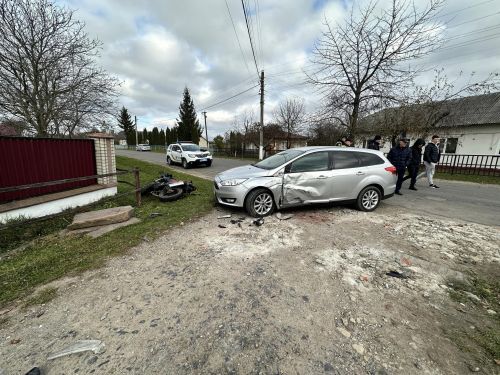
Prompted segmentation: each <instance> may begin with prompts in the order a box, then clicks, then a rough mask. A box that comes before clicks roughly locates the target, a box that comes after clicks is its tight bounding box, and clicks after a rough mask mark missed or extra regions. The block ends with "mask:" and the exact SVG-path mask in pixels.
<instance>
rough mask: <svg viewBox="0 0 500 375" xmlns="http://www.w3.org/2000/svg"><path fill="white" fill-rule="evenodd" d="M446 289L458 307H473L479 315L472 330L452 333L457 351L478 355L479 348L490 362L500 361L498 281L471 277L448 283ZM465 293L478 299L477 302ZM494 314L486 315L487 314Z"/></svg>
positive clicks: (499, 285) (499, 295) (499, 299)
mask: <svg viewBox="0 0 500 375" xmlns="http://www.w3.org/2000/svg"><path fill="white" fill-rule="evenodd" d="M447 284H448V286H449V287H450V288H452V289H450V290H449V295H450V297H451V299H453V300H454V301H456V302H459V303H460V302H461V303H471V302H472V303H474V304H475V305H476V307H477V312H478V314H479V316H478V320H477V322H476V324H475V327H476V328H475V329H464V330H455V332H454V333H453V335H452V338H453V340H454V341H455V342H456V344H457V345H458V347H460V348H461V349H463V350H467V351H469V352H472V353H476V354H477V349H478V348H482V349H483V350H484V351H485V352H486V353H487V355H488V356H489V357H491V359H499V358H500V281H498V280H486V279H484V278H481V277H478V276H477V275H474V274H471V275H470V278H469V280H467V281H456V280H450V281H449V282H448V283H447ZM466 292H469V293H472V294H474V295H476V296H478V297H479V298H480V299H481V301H477V300H475V299H473V298H471V297H470V296H468V295H467V293H466ZM487 309H491V310H494V311H496V312H497V314H496V315H489V314H488V313H487V312H486V310H487Z"/></svg>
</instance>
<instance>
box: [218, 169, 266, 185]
mask: <svg viewBox="0 0 500 375" xmlns="http://www.w3.org/2000/svg"><path fill="white" fill-rule="evenodd" d="M270 172H271V171H270V170H267V169H262V168H257V167H254V166H253V165H244V166H242V167H236V168H232V169H228V170H227V171H224V172H222V173H219V174H218V175H217V176H216V177H215V178H216V179H219V180H220V181H223V180H228V179H231V178H252V177H263V176H268V175H269V173H270Z"/></svg>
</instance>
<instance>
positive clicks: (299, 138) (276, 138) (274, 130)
mask: <svg viewBox="0 0 500 375" xmlns="http://www.w3.org/2000/svg"><path fill="white" fill-rule="evenodd" d="M247 139H248V141H247V142H245V148H246V149H247V150H258V149H259V142H260V135H259V133H258V132H252V133H250V134H249V135H248V136H247ZM287 139H288V134H287V132H285V131H283V130H281V129H280V128H279V127H277V126H276V125H269V126H266V127H265V128H264V149H265V150H266V151H282V150H286V149H287ZM307 139H308V138H307V137H305V136H303V135H300V134H290V148H296V147H305V146H307Z"/></svg>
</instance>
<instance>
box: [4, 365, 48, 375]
mask: <svg viewBox="0 0 500 375" xmlns="http://www.w3.org/2000/svg"><path fill="white" fill-rule="evenodd" d="M1 373H2V372H1V371H0V374H1ZM26 375H42V371H41V370H40V369H39V368H38V367H33V368H32V369H31V370H29V371H28V372H27V373H26Z"/></svg>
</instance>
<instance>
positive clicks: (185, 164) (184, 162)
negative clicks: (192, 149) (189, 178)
mask: <svg viewBox="0 0 500 375" xmlns="http://www.w3.org/2000/svg"><path fill="white" fill-rule="evenodd" d="M182 168H184V169H188V168H189V164H188V162H187V160H186V159H182Z"/></svg>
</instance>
